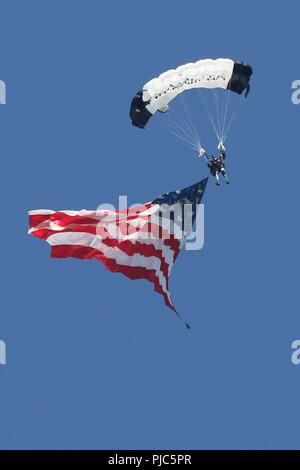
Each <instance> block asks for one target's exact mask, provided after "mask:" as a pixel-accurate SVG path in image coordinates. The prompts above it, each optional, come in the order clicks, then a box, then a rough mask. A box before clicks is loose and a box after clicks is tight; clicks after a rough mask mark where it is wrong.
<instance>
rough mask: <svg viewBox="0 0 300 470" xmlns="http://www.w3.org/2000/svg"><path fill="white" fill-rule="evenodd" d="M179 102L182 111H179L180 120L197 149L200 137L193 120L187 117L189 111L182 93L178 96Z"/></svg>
mask: <svg viewBox="0 0 300 470" xmlns="http://www.w3.org/2000/svg"><path fill="white" fill-rule="evenodd" d="M179 102H181V105H182V111H183V112H180V117H181V119H182V122H183V123H184V124H185V126H186V128H187V130H188V132H189V133H190V134H191V136H192V139H193V141H194V143H195V144H196V146H197V148H198V150H199V147H201V142H200V138H199V135H198V132H197V129H196V127H195V125H194V123H193V121H192V120H191V118H189V116H190V113H189V110H188V107H187V104H186V102H185V99H184V96H183V95H181V96H180V101H179ZM179 102H178V103H179ZM178 111H179V109H178Z"/></svg>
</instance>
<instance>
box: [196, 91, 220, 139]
mask: <svg viewBox="0 0 300 470" xmlns="http://www.w3.org/2000/svg"><path fill="white" fill-rule="evenodd" d="M197 91H198V92H199V94H200V97H201V100H202V103H203V106H204V109H205V111H206V114H207V116H208V117H209V120H210V122H211V124H212V127H213V130H214V131H215V134H216V136H217V139H218V140H219V141H220V136H219V133H218V130H217V126H216V123H215V120H214V117H213V115H212V113H211V112H210V111H209V107H208V104H207V101H206V98H205V96H204V94H202V93H201V91H202V90H197Z"/></svg>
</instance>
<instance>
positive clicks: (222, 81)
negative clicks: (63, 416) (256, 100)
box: [129, 59, 253, 129]
mask: <svg viewBox="0 0 300 470" xmlns="http://www.w3.org/2000/svg"><path fill="white" fill-rule="evenodd" d="M252 73H253V72H252V67H251V66H250V65H247V64H244V63H243V62H234V61H233V60H232V59H216V60H213V59H205V60H198V61H197V62H193V63H188V64H185V65H180V66H179V67H177V69H171V70H168V71H167V72H164V73H162V74H161V75H159V77H157V78H153V79H152V80H150V81H149V82H147V83H146V84H145V85H144V86H143V89H142V90H140V91H138V92H137V93H136V95H135V96H134V98H133V99H132V101H131V107H130V113H129V115H130V118H131V121H132V124H133V125H134V126H136V127H140V128H142V129H144V128H145V125H146V124H147V122H148V121H149V119H150V118H151V116H153V114H155V113H156V111H160V112H166V111H168V104H169V103H170V102H171V101H172V100H173V99H174V98H175V97H176V96H177V95H178V94H180V93H182V92H183V91H186V90H189V89H192V88H208V89H215V88H223V89H225V90H226V89H227V90H231V91H233V92H235V93H238V94H239V95H240V94H242V93H243V91H244V90H246V93H245V96H247V94H248V93H249V90H250V85H249V81H250V78H251V75H252Z"/></svg>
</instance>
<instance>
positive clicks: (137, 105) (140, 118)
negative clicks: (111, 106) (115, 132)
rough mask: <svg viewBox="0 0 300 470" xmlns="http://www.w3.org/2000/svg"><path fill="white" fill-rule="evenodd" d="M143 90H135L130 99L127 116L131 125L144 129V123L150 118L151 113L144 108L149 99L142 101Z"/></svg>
mask: <svg viewBox="0 0 300 470" xmlns="http://www.w3.org/2000/svg"><path fill="white" fill-rule="evenodd" d="M142 96H143V90H140V91H138V92H137V94H136V95H135V97H134V98H133V99H132V101H131V106H130V112H129V116H130V119H131V121H132V124H133V126H136V127H139V128H140V129H145V125H146V124H147V122H148V121H149V119H150V118H151V116H152V114H151V113H150V111H148V109H147V108H146V106H147V104H149V101H143V98H142Z"/></svg>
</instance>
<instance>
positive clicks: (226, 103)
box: [220, 93, 231, 143]
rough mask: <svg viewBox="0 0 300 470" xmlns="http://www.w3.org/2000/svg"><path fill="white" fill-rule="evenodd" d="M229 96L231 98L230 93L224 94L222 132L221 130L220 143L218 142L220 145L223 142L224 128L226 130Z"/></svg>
mask: <svg viewBox="0 0 300 470" xmlns="http://www.w3.org/2000/svg"><path fill="white" fill-rule="evenodd" d="M230 96H231V93H226V100H225V109H224V115H223V124H222V130H221V141H220V142H221V143H223V142H224V136H225V128H226V123H227V115H228V109H229V102H230Z"/></svg>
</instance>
